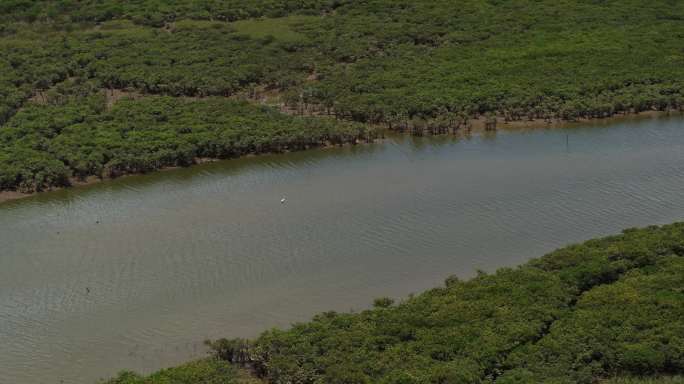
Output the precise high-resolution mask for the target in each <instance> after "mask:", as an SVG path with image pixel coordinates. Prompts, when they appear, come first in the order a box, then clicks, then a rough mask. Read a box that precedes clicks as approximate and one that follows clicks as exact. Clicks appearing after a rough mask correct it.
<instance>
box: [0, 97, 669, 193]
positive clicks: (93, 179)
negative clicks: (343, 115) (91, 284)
mask: <svg viewBox="0 0 684 384" xmlns="http://www.w3.org/2000/svg"><path fill="white" fill-rule="evenodd" d="M673 115H674V116H676V115H679V116H681V115H682V113H681V112H679V111H667V112H663V111H644V112H640V113H633V114H621V115H615V116H611V117H607V118H600V119H599V118H596V119H578V120H576V121H563V120H553V121H546V120H540V119H534V120H526V121H505V120H504V119H503V118H501V117H500V118H498V119H497V126H496V129H497V130H502V131H522V130H529V129H558V128H570V127H581V126H584V125H594V126H606V125H610V124H616V123H620V122H629V121H638V120H641V119H649V118H659V117H666V116H673ZM486 124H487V121H486V119H485V118H478V119H473V120H471V121H470V129H468V130H466V129H463V130H460V131H458V132H457V133H455V135H456V136H464V135H471V134H476V135H480V134H492V133H493V132H492V131H488V130H487V129H486ZM372 130H373V131H375V132H376V133H375V135H376V136H385V135H386V134H393V131H386V130H385V128H382V127H379V126H378V127H374V128H372ZM383 130H384V131H385V133H381V132H382V131H383ZM377 140H379V139H377V138H376V139H374V141H377ZM367 143H368V141H364V142H355V143H353V145H357V144H367ZM340 145H352V144H351V143H346V144H334V145H333V144H332V143H321V144H320V145H313V146H312V147H311V148H309V149H325V148H333V147H339V146H340ZM287 152H289V151H284V153H287ZM280 153H283V152H280ZM263 154H269V153H261V154H247V155H243V156H242V157H249V156H258V155H263ZM270 154H274V153H270ZM230 160H231V159H220V158H195V159H193V161H192V162H191V165H188V166H194V165H198V164H205V163H211V162H216V161H230ZM178 168H179V167H178V166H166V167H162V168H159V169H156V170H155V171H168V170H173V169H178ZM136 174H138V175H139V174H141V173H127V174H123V175H120V176H118V177H117V178H120V177H126V176H131V175H136ZM114 179H115V178H107V177H105V178H102V177H97V176H88V177H87V178H86V179H85V180H83V179H78V178H73V177H72V178H70V179H69V183H70V184H69V186H68V187H66V188H74V187H76V188H77V187H79V186H87V185H92V184H95V183H100V182H107V181H109V180H114ZM62 188H64V187H61V188H59V187H58V188H51V189H49V190H47V191H42V192H31V193H22V192H18V191H0V203H3V202H5V201H11V200H17V199H22V198H26V197H30V196H35V195H36V194H37V193H49V192H51V191H56V190H60V189H62Z"/></svg>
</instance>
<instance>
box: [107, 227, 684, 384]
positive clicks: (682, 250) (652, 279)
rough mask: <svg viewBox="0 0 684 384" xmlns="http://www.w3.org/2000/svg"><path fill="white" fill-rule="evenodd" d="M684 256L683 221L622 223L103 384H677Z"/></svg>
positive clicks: (683, 344) (683, 358) (683, 350)
mask: <svg viewBox="0 0 684 384" xmlns="http://www.w3.org/2000/svg"><path fill="white" fill-rule="evenodd" d="M683 256H684V223H676V224H671V225H666V226H662V227H655V226H654V227H648V228H644V229H630V230H625V231H624V232H623V233H622V234H621V235H617V236H610V237H606V238H602V239H595V240H590V241H587V242H585V243H583V244H579V245H571V246H568V247H565V248H562V249H559V250H557V251H554V252H552V253H550V254H548V255H546V256H544V257H542V258H539V259H534V260H531V261H530V262H528V263H526V264H524V265H522V266H520V267H518V268H503V269H500V270H499V271H497V272H496V273H494V274H485V273H479V274H478V276H476V277H475V278H473V279H470V280H467V281H462V280H459V279H458V278H454V277H452V278H448V279H447V280H446V284H445V287H443V288H435V289H432V290H430V291H427V292H424V293H422V294H420V295H417V296H411V297H409V298H407V299H406V300H404V301H403V302H401V303H398V304H395V303H394V302H393V300H391V299H386V298H383V299H377V300H375V302H374V308H373V309H370V310H366V311H363V312H361V313H336V312H327V313H323V314H320V315H317V316H315V317H314V318H313V320H312V321H310V322H307V323H302V324H295V325H294V326H293V327H292V328H291V329H289V330H277V329H275V330H270V331H267V332H264V333H263V334H262V335H261V336H260V337H259V338H257V339H256V340H253V341H250V340H242V339H235V340H225V339H223V340H218V341H215V342H213V343H211V345H212V346H213V348H214V356H213V358H209V359H205V360H199V361H196V362H192V363H188V364H186V365H183V366H180V367H177V368H172V369H168V370H162V371H160V372H158V373H155V374H153V375H150V376H148V377H142V376H139V375H136V374H133V373H122V374H120V375H119V376H118V377H117V378H115V379H112V380H111V381H108V382H107V384H157V383H173V384H199V383H202V384H207V383H249V382H259V379H261V380H264V381H265V382H271V383H312V384H314V383H315V384H318V383H340V384H341V383H348V384H355V383H388V384H389V383H393V384H400V383H435V384H450V383H459V384H460V383H494V382H496V383H595V382H605V383H607V384H652V383H669V384H680V383H684V379H683V378H682V376H681V375H682V374H684V320H683V319H684V257H683ZM229 363H234V364H236V365H242V366H243V367H244V368H246V369H249V370H251V372H252V373H253V375H254V377H253V378H248V377H246V376H245V375H244V372H243V371H239V370H238V369H237V368H236V367H235V365H230V364H229ZM241 372H243V373H242V374H241Z"/></svg>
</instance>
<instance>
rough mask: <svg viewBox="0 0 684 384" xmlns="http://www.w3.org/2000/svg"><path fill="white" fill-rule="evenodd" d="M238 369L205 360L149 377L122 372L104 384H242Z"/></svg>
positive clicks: (213, 360) (211, 360) (219, 362)
mask: <svg viewBox="0 0 684 384" xmlns="http://www.w3.org/2000/svg"><path fill="white" fill-rule="evenodd" d="M238 377H239V374H238V372H237V369H236V368H235V367H233V366H231V365H230V364H228V363H226V362H223V361H220V360H217V359H204V360H198V361H194V362H191V363H187V364H184V365H181V366H178V367H174V368H169V369H164V370H161V371H159V372H156V373H154V374H152V375H149V376H141V375H138V374H136V373H134V372H121V373H119V375H118V376H117V377H115V378H113V379H111V380H107V381H106V382H104V383H103V384H240V381H239V380H238Z"/></svg>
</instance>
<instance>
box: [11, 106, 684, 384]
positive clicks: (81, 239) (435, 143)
mask: <svg viewBox="0 0 684 384" xmlns="http://www.w3.org/2000/svg"><path fill="white" fill-rule="evenodd" d="M568 137H569V140H568ZM682 148H684V130H682V122H681V119H679V118H674V117H673V118H663V119H644V120H640V121H633V122H623V123H617V124H613V125H609V126H606V127H597V126H593V125H589V126H581V127H576V128H571V129H566V128H561V129H530V130H526V131H521V132H509V131H499V133H498V134H496V135H475V134H473V135H472V137H471V138H470V139H465V138H459V137H453V136H447V135H444V136H435V137H410V136H406V135H396V136H395V135H392V136H388V137H387V139H386V140H385V141H384V142H383V143H381V144H378V145H358V146H346V147H335V148H329V149H326V150H311V151H302V152H293V153H288V154H285V155H264V156H254V157H251V158H243V159H235V160H231V161H221V162H215V163H211V164H203V165H198V166H196V167H190V168H182V169H176V170H171V171H168V172H156V173H150V174H147V175H142V176H130V177H125V178H121V179H117V180H113V181H111V182H106V183H96V184H93V185H89V186H85V187H79V188H71V189H65V190H61V191H57V192H54V193H46V194H39V195H37V196H33V197H31V198H28V199H22V200H19V201H14V202H9V203H7V204H2V205H0V244H2V246H3V251H2V252H0V259H1V264H2V266H3V268H1V269H0V292H2V294H0V319H2V321H0V334H1V335H3V336H2V337H3V354H0V371H2V372H3V374H4V377H5V380H6V381H10V382H17V383H22V384H34V383H35V384H40V383H44V382H46V381H47V382H49V381H51V380H53V379H54V378H59V379H63V380H64V381H65V382H69V383H74V384H87V383H92V382H94V381H95V380H96V379H98V378H100V377H103V376H106V377H111V376H113V375H115V374H116V372H117V371H119V370H121V369H132V370H135V371H138V372H140V373H142V374H147V373H150V372H151V371H154V370H157V369H159V368H162V367H168V366H173V365H176V364H180V363H182V362H184V361H188V360H191V359H195V358H199V357H202V356H204V355H205V354H204V346H203V345H202V340H205V339H207V338H209V339H214V340H215V339H218V338H221V337H229V338H232V337H249V338H254V337H256V336H258V334H259V332H261V331H263V330H264V329H270V328H272V327H281V328H284V327H287V326H288V325H289V324H291V323H294V322H301V321H307V320H309V319H310V318H311V316H313V315H314V314H316V313H321V312H324V311H328V310H337V311H341V312H347V311H349V310H350V309H352V308H353V309H356V310H357V311H358V310H360V309H365V308H367V306H368V305H369V304H370V302H369V300H370V299H371V298H374V297H383V296H389V297H393V298H402V297H407V296H408V295H409V294H410V293H412V292H414V293H415V292H422V291H425V290H427V289H430V288H431V287H435V286H438V285H439V284H440V283H441V282H442V281H443V280H444V278H445V275H446V274H449V273H455V274H458V275H459V276H460V278H461V279H467V278H470V277H472V276H473V275H474V274H475V271H476V270H477V269H481V270H484V271H490V272H491V271H494V270H496V269H497V268H501V267H506V266H515V265H520V264H523V263H525V262H526V261H527V260H528V258H529V257H530V256H532V255H541V254H543V253H544V252H547V251H548V250H550V249H555V248H559V247H562V246H564V245H566V244H569V243H576V242H580V241H583V240H586V239H589V238H593V237H596V236H601V235H608V234H611V233H617V232H619V230H620V229H622V228H629V227H635V226H643V225H647V224H651V223H655V224H664V223H668V222H673V221H677V220H681V218H682V217H684V195H682V193H681V186H682V185H684V168H682V166H681V164H684V150H683V149H682ZM282 197H286V199H287V201H286V203H285V204H281V203H280V200H281V198H282ZM37 266H39V267H37ZM445 271H446V272H445ZM86 288H88V289H89V290H88V289H86ZM112 318H116V319H117V320H118V321H116V322H112V321H110V320H111V319H112ZM46 345H48V346H50V347H49V348H47V349H46V348H45V346H46ZM27 364H30V368H31V369H27Z"/></svg>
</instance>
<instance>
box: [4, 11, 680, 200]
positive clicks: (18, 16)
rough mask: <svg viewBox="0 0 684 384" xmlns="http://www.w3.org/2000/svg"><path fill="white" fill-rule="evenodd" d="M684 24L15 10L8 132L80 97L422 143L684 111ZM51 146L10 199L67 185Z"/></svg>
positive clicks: (547, 14) (633, 14)
mask: <svg viewBox="0 0 684 384" xmlns="http://www.w3.org/2000/svg"><path fill="white" fill-rule="evenodd" d="M683 20H684V2H681V1H674V0H654V1H644V0H624V1H617V0H604V1H595V0H566V1H555V0H554V1H551V0H460V1H455V0H430V1H413V0H391V1H390V0H365V1H347V0H298V1H295V0H249V1H247V0H243V1H228V0H200V1H189V0H173V1H160V0H136V1H130V2H121V1H111V0H104V1H102V0H98V1H96V0H85V1H76V0H57V1H52V0H51V1H46V0H6V1H2V2H0V124H1V125H0V132H2V133H5V131H7V130H15V129H17V128H19V129H22V130H27V129H29V128H27V126H25V127H19V125H21V124H24V122H25V121H26V119H25V118H14V115H15V114H17V112H18V111H19V110H27V111H29V112H30V111H34V112H35V107H34V106H32V104H39V105H43V106H45V105H46V104H50V106H49V107H48V108H51V109H50V111H51V112H50V114H51V116H53V117H54V118H55V119H56V120H68V119H69V118H70V116H71V114H72V113H73V111H72V110H71V107H70V105H72V104H73V103H72V104H69V103H64V102H62V100H63V99H65V98H68V97H66V96H70V97H74V96H78V97H81V98H91V97H92V96H94V95H98V94H102V93H104V92H105V91H106V92H107V93H108V94H109V95H110V96H108V97H107V98H106V100H105V102H104V105H105V107H106V108H105V109H109V108H111V107H112V105H115V104H118V103H117V100H118V98H117V97H113V96H112V95H116V94H118V93H122V92H123V93H125V94H129V95H136V96H139V97H137V98H136V101H135V103H138V102H139V103H141V105H145V103H148V101H145V100H144V99H145V98H146V97H150V96H153V95H154V96H170V97H176V98H191V99H196V98H204V97H207V96H216V97H230V98H233V99H234V98H242V99H247V100H250V101H251V102H252V103H255V104H272V105H274V106H275V107H276V108H280V109H281V110H282V111H285V112H288V113H290V114H296V113H298V114H321V115H331V116H335V117H336V118H337V119H341V120H355V121H358V122H363V123H381V124H385V125H387V126H389V127H392V128H394V129H400V130H404V129H407V128H409V129H411V130H413V131H415V132H423V131H429V132H447V131H454V130H458V129H461V128H463V127H464V126H465V127H467V126H468V125H469V122H470V121H472V119H475V118H478V119H482V120H486V121H487V122H490V123H494V122H496V119H497V117H498V118H499V120H507V121H510V120H526V119H532V118H536V119H546V120H552V119H566V120H575V119H578V118H587V117H607V116H611V115H613V114H616V113H630V112H639V111H644V110H651V109H657V110H676V109H679V110H681V109H683V108H684V88H683V85H682V82H683V81H684V51H682V44H681V43H682V41H683V40H684V23H683V22H682V21H683ZM74 82H75V83H77V84H88V87H89V88H88V89H84V87H81V86H79V87H77V89H78V91H73V86H72V83H74ZM103 90H104V91H103ZM65 95H66V96H65ZM55 100H58V102H55ZM150 102H151V103H154V101H150ZM75 104H81V102H80V101H76V102H75ZM191 105H192V106H194V107H197V108H198V109H199V110H201V109H202V108H204V107H202V106H201V103H199V102H198V103H195V104H191ZM128 106H129V107H131V108H133V107H132V106H131V103H129V104H128ZM36 113H37V114H38V115H40V112H36ZM103 114H106V111H105V112H98V115H103ZM199 114H200V113H196V112H188V115H189V116H190V115H195V116H199ZM269 116H272V117H273V118H274V119H276V120H277V119H280V118H277V117H275V116H276V115H275V114H270V115H269ZM193 123H194V122H193ZM196 123H197V124H202V122H201V121H196ZM274 123H275V122H274ZM321 124H322V123H321ZM326 124H327V123H326ZM326 124H323V125H325V126H327V125H326ZM269 126H274V125H273V124H270V125H269ZM32 127H33V128H31V129H34V132H33V135H34V136H36V137H37V138H38V137H39V136H41V135H42V134H43V132H42V131H43V130H42V129H38V128H37V124H36V125H33V126H32ZM79 127H81V129H86V127H88V129H91V127H89V124H81V125H79ZM341 129H342V130H346V129H347V128H346V127H342V128H341ZM48 131H49V129H48ZM152 131H154V129H153V130H152ZM10 136H11V134H10ZM79 136H80V137H81V138H83V139H84V140H89V138H88V137H87V136H88V135H87V133H86V131H83V132H82V134H81V135H79ZM168 137H169V139H173V140H176V139H177V138H176V137H173V138H172V137H171V135H169V136H168ZM50 140H51V137H41V138H40V140H39V141H50ZM313 141H315V140H313ZM84 146H87V145H84ZM44 147H45V146H44V145H43V144H40V145H34V146H32V147H31V148H30V149H31V150H32V151H33V152H31V151H22V152H21V153H16V152H14V153H13V155H12V158H13V162H14V163H15V166H17V164H18V166H19V167H21V168H23V169H25V170H26V171H22V172H23V173H22V175H24V176H22V180H15V181H11V180H10V181H9V182H8V181H7V179H6V176H5V181H4V182H3V185H2V186H1V187H0V188H2V189H15V188H19V187H21V188H22V189H26V190H31V189H40V188H44V187H46V186H53V185H61V184H62V183H63V182H64V177H63V175H61V174H59V173H54V172H52V169H53V167H57V168H59V167H60V166H59V165H58V164H57V163H56V162H61V163H62V165H61V167H63V168H64V169H66V170H67V171H72V169H71V166H70V165H69V164H66V163H65V162H64V161H63V160H62V159H58V158H56V157H55V156H54V154H52V153H50V152H47V151H46V150H45V149H44ZM2 148H3V149H1V151H6V149H4V148H7V144H4V146H3V147H2ZM0 156H2V157H3V158H7V157H9V154H8V153H7V152H5V153H2V152H0ZM80 156H81V157H83V156H85V155H80ZM47 160H50V161H51V162H54V164H52V165H51V166H50V167H47V168H46V169H47V170H45V169H43V168H41V167H36V166H35V165H34V164H35V163H44V162H45V161H47ZM178 160H179V161H178V162H179V163H184V162H185V160H183V159H178ZM122 161H125V160H122ZM32 169H34V170H32ZM26 172H28V173H26ZM38 173H41V174H38ZM76 173H77V174H76V176H78V175H80V174H78V172H76ZM67 174H68V172H67ZM94 174H95V175H98V173H97V172H95V173H94ZM32 178H33V179H39V181H38V182H24V180H25V179H32ZM40 180H45V182H44V183H41V182H40ZM22 183H23V184H22ZM22 185H23V186H22Z"/></svg>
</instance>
